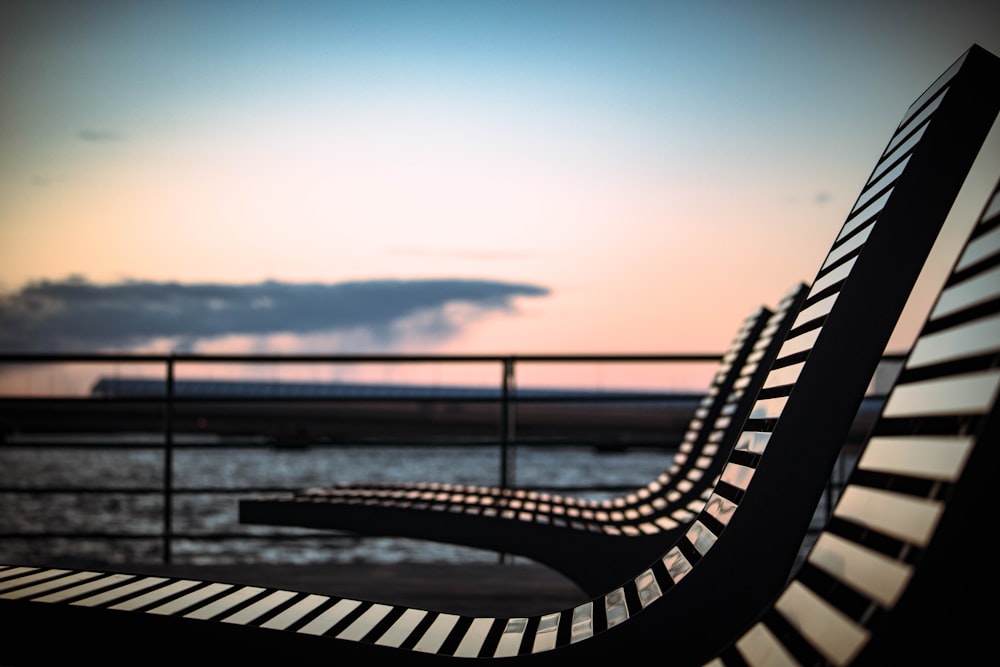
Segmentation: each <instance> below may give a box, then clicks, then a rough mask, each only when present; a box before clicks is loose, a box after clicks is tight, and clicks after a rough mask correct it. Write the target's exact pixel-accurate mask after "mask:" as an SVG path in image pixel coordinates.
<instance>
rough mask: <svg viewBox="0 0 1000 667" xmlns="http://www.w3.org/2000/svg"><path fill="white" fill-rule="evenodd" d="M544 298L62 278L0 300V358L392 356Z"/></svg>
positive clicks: (424, 287)
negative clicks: (265, 343)
mask: <svg viewBox="0 0 1000 667" xmlns="http://www.w3.org/2000/svg"><path fill="white" fill-rule="evenodd" d="M547 294H548V290H547V289H545V288H543V287H538V286H535V285H528V284H517V283H505V282H497V281H489V280H463V279H439V280H369V281H356V282H343V283H332V284H330V283H306V284H301V283H285V282H279V281H267V282H261V283H254V284H242V285H227V284H214V283H194V284H184V283H177V282H148V281H127V282H122V283H116V284H108V285H99V284H94V283H91V282H89V281H87V280H86V279H85V278H81V277H70V278H67V279H65V280H62V281H41V282H35V283H31V284H29V285H27V286H25V287H24V288H22V289H21V290H19V291H18V292H16V293H13V294H9V295H0V349H2V350H6V351H29V350H30V351H36V352H58V351H72V352H90V351H111V350H128V349H135V348H140V347H143V346H146V345H149V344H150V343H152V342H153V341H157V340H163V339H170V340H172V341H174V342H175V347H174V349H177V346H180V347H184V348H191V347H193V346H194V345H196V344H197V343H198V342H204V341H210V340H218V339H222V338H225V337H229V336H250V337H265V336H273V335H281V334H290V335H295V336H314V335H316V334H324V333H357V332H363V333H364V336H363V338H364V339H365V340H371V341H377V342H378V343H379V345H381V346H388V347H392V346H398V345H400V344H405V343H406V341H407V340H408V339H410V338H414V339H420V340H423V341H428V340H430V341H442V340H445V339H447V338H449V337H451V336H453V335H454V334H455V333H456V332H457V331H458V330H460V329H461V327H462V326H464V325H465V324H467V323H468V322H469V321H470V320H471V319H475V317H477V316H481V315H483V314H485V313H487V312H490V311H501V312H509V311H511V310H512V309H513V300H514V299H515V298H516V297H524V296H527V297H538V296H545V295H547Z"/></svg>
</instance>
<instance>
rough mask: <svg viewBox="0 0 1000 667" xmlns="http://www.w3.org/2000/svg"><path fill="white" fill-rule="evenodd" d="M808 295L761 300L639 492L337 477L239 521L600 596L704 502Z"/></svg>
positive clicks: (254, 507)
mask: <svg viewBox="0 0 1000 667" xmlns="http://www.w3.org/2000/svg"><path fill="white" fill-rule="evenodd" d="M806 293H807V287H806V286H805V285H804V284H800V285H797V286H796V287H795V288H794V289H792V290H791V291H789V293H788V294H787V295H786V296H785V298H784V299H782V301H781V302H780V303H779V304H778V307H777V310H776V311H773V312H772V311H770V310H769V309H767V308H765V307H761V308H758V309H757V310H755V311H754V312H753V313H751V314H750V315H749V316H748V317H747V318H746V320H745V321H744V322H743V324H742V326H741V327H740V330H739V331H738V332H737V335H736V337H735V339H734V341H733V343H732V345H731V346H730V349H729V350H728V351H727V353H726V354H725V355H724V357H723V361H722V364H721V366H720V369H719V371H718V372H717V373H716V374H715V379H714V381H713V384H712V386H711V387H710V389H709V391H708V392H707V393H706V396H705V398H704V399H703V401H702V404H701V406H700V407H699V408H698V410H697V412H696V414H695V416H694V418H693V419H692V421H691V424H690V426H689V428H688V429H687V432H686V434H685V437H684V442H683V444H682V446H681V451H680V452H679V455H678V456H677V457H675V461H674V463H673V465H672V466H671V468H670V469H669V470H667V471H665V472H664V473H662V474H661V475H659V476H658V477H657V478H656V479H655V480H653V481H652V482H650V483H649V484H648V485H647V486H645V487H644V488H641V489H638V490H637V491H635V492H634V493H631V494H628V495H626V496H623V497H620V498H616V499H615V500H613V501H604V502H597V501H587V500H584V499H578V498H573V497H568V496H550V495H548V494H540V493H532V492H528V491H524V490H511V489H500V488H497V487H473V486H460V485H435V486H431V487H424V486H423V485H420V484H413V485H399V486H392V485H385V486H383V487H381V488H378V487H376V488H367V487H362V486H344V487H332V488H327V489H313V490H308V491H305V492H303V493H299V494H296V495H295V496H291V497H288V496H285V497H275V498H259V499H254V500H246V501H242V502H241V503H240V520H241V521H242V522H244V523H268V524H281V525H296V526H306V527H313V528H336V529H341V530H344V529H348V530H352V531H354V532H358V533H367V534H383V535H384V534H391V535H396V536H401V535H405V536H411V537H419V538H421V539H436V540H439V541H442V542H450V543H452V544H459V545H462V546H467V547H478V548H481V549H489V550H493V551H498V552H502V553H509V554H516V555H520V556H524V557H527V558H530V559H532V560H534V561H536V562H539V563H542V564H545V565H547V566H549V567H551V568H553V569H554V570H556V571H558V572H560V573H562V574H563V575H565V576H566V577H567V578H569V579H570V580H571V581H574V582H575V583H576V584H577V585H579V586H580V588H581V589H583V590H584V591H585V592H586V593H588V594H592V595H597V594H598V593H600V592H603V591H604V590H606V589H607V588H608V586H610V585H613V584H615V583H619V582H620V581H621V580H622V579H623V578H625V577H627V575H628V574H629V573H631V572H634V571H635V569H636V568H637V567H641V566H643V565H645V564H647V563H649V562H650V561H651V560H653V559H654V558H655V557H656V556H657V554H659V553H662V551H663V548H664V546H665V545H669V544H670V543H672V542H673V540H675V539H677V537H679V536H680V535H681V534H682V532H683V530H684V528H685V526H686V525H687V523H689V522H690V521H691V520H692V519H693V518H694V517H695V516H697V514H698V512H699V511H701V509H702V507H703V506H704V503H705V500H706V498H707V497H708V495H709V493H710V492H711V489H712V487H713V485H714V482H715V480H716V479H717V478H718V475H719V473H720V471H721V469H722V464H723V463H724V462H725V460H726V458H727V456H728V453H729V450H730V449H731V448H732V443H733V442H734V441H735V438H736V435H737V434H738V433H739V428H740V425H741V424H742V422H743V420H745V419H746V416H747V415H748V414H749V411H750V407H751V406H752V405H753V399H754V397H755V396H756V393H757V391H758V390H759V388H760V386H761V384H762V383H763V381H764V377H765V375H766V372H767V370H768V369H769V368H770V364H771V362H772V361H773V360H774V358H775V356H776V355H777V351H778V347H779V346H780V344H781V342H782V341H783V340H784V336H785V335H786V334H787V332H788V329H789V328H790V326H791V322H792V321H793V320H794V317H795V315H796V313H797V311H798V308H799V307H800V306H801V304H802V302H803V300H804V298H805V295H806ZM480 519H481V520H480ZM625 540H627V541H625ZM580 553H586V554H587V559H586V560H581V559H580V558H579V554H580Z"/></svg>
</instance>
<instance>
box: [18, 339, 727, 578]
mask: <svg viewBox="0 0 1000 667" xmlns="http://www.w3.org/2000/svg"><path fill="white" fill-rule="evenodd" d="M720 358H721V354H715V353H705V354H650V355H646V354H631V355H614V354H578V355H386V354H366V355H204V354H165V355H158V354H38V353H35V354H0V371H2V370H4V369H9V368H11V367H16V368H18V369H21V370H22V371H23V370H24V369H26V368H28V369H37V368H39V367H43V368H48V369H52V368H53V367H56V366H60V367H62V366H65V365H73V364H77V365H79V364H97V365H113V366H115V367H121V366H137V365H146V366H148V365H153V366H155V367H158V368H160V369H161V370H160V373H162V375H156V374H154V378H155V377H159V378H161V379H159V380H157V382H158V383H159V386H160V390H159V391H154V392H152V393H150V394H145V395H118V396H107V395H105V396H94V395H92V394H90V395H82V396H81V395H70V396H66V395H63V394H65V392H62V394H60V392H58V391H49V392H47V394H46V392H43V394H46V395H43V396H42V397H38V396H37V393H38V386H37V383H36V384H35V386H34V387H33V388H32V391H31V392H30V393H31V394H32V395H30V396H26V395H23V394H18V392H17V390H16V387H15V388H13V389H12V388H10V387H7V388H6V389H2V390H0V428H2V435H3V438H4V442H8V443H9V442H13V441H15V440H16V439H17V438H22V439H23V438H24V437H25V436H26V435H28V434H32V433H34V434H36V435H37V434H49V435H51V434H52V433H59V434H62V435H73V434H81V433H84V432H113V431H115V430H116V429H121V426H122V425H125V424H127V425H128V427H131V428H135V427H136V425H139V426H142V425H145V428H144V429H143V430H147V429H148V430H149V431H150V432H158V433H159V434H160V435H161V436H162V441H161V443H160V445H159V446H162V450H163V451H162V455H163V460H162V469H163V479H162V485H161V488H160V489H158V492H159V493H160V494H162V527H161V535H160V538H161V541H162V556H163V561H164V562H165V563H170V562H171V561H172V558H173V547H172V545H173V542H174V540H175V539H176V538H178V537H179V535H178V534H177V533H176V532H175V531H174V498H175V496H176V495H178V494H179V493H184V494H190V493H205V494H208V493H257V492H275V491H280V490H287V491H290V490H291V489H274V488H270V489H261V488H250V487H241V488H233V487H226V488H214V487H212V488H201V489H184V490H181V491H179V490H178V489H176V488H175V480H174V455H175V450H176V449H177V447H178V442H177V438H178V434H186V433H190V432H202V433H204V432H205V429H206V424H207V425H208V426H207V428H208V430H209V431H210V430H211V428H212V427H213V426H215V425H217V424H220V423H221V424H222V426H221V427H220V428H221V429H222V431H225V429H226V426H225V425H226V424H227V423H228V424H230V427H231V425H232V424H234V423H243V422H246V421H248V420H249V419H250V418H251V417H256V418H258V421H257V422H255V423H256V424H258V425H261V428H265V427H266V424H265V421H266V420H267V419H270V420H271V422H267V423H272V422H275V421H277V422H281V421H282V415H289V414H294V418H295V419H300V420H308V419H319V418H318V417H317V411H319V412H321V413H322V414H323V416H324V418H325V416H326V415H327V414H328V413H330V412H336V414H337V415H340V416H341V417H343V416H344V415H346V414H348V413H352V412H357V411H358V410H359V409H361V408H362V407H363V408H364V409H371V408H372V407H373V406H376V405H377V406H378V407H379V410H378V411H377V412H376V413H373V414H374V416H372V417H370V418H369V419H368V420H367V421H366V420H365V419H362V420H361V422H360V424H361V427H364V426H365V424H368V425H371V424H373V423H375V420H377V419H379V418H380V417H381V418H383V419H384V418H385V417H386V415H387V414H396V415H397V416H398V415H399V414H401V413H402V411H401V410H400V409H399V406H400V405H402V404H407V405H409V404H413V403H420V404H422V405H424V406H425V408H426V405H427V404H430V403H434V404H441V403H444V404H448V405H450V406H451V409H450V410H448V411H446V412H448V413H449V414H451V413H453V412H454V410H453V408H454V406H455V405H457V404H462V405H470V404H477V405H479V406H480V407H481V406H483V405H486V406H489V409H488V410H485V411H483V410H480V411H479V412H478V413H475V414H473V416H472V418H471V419H466V420H464V421H463V420H459V421H463V423H462V424H461V426H462V427H469V425H470V423H471V425H472V427H473V428H474V431H475V436H474V437H475V438H478V439H479V440H477V442H480V441H481V442H483V443H485V444H487V445H489V446H496V447H497V448H498V450H499V479H498V483H499V485H500V486H503V487H510V486H512V485H513V484H514V483H515V480H514V474H513V469H512V467H511V463H510V461H511V451H512V447H513V446H514V445H515V444H516V443H518V442H523V441H524V440H525V438H526V437H527V436H526V434H525V433H524V429H523V428H521V427H523V426H524V425H525V424H528V425H529V426H530V425H531V424H532V423H533V422H532V415H530V414H525V412H526V410H525V409H526V408H527V407H529V406H531V405H532V404H533V403H534V404H537V405H542V406H546V408H545V409H542V410H539V411H536V413H535V415H534V418H535V419H538V415H539V414H541V413H542V412H545V413H551V412H554V410H552V409H551V408H552V406H553V405H562V406H563V407H565V406H576V407H577V408H579V407H580V406H581V405H582V406H584V407H583V409H582V410H577V411H576V412H572V411H571V412H572V414H570V419H571V420H574V421H576V422H579V421H580V416H581V415H584V414H592V413H593V412H594V406H595V405H597V404H598V403H599V402H604V404H605V405H607V404H617V405H619V406H620V405H622V404H626V403H627V404H629V405H632V406H634V405H635V403H636V402H639V403H642V407H641V410H645V411H646V412H649V411H650V410H655V411H657V412H660V411H661V410H660V408H662V407H663V406H664V405H665V403H667V402H670V401H678V400H679V401H680V402H679V404H678V405H677V406H676V409H675V414H674V415H673V419H674V421H675V422H676V424H677V425H678V426H679V427H680V430H681V431H682V430H683V428H684V427H685V426H686V424H687V422H688V421H689V419H690V416H691V414H692V413H693V410H694V407H695V405H696V403H697V399H698V398H699V393H698V392H678V391H651V390H643V391H641V392H632V391H609V390H602V391H594V392H589V393H587V392H582V393H581V392H580V391H571V390H566V391H565V392H562V393H560V392H558V391H552V392H546V393H545V394H544V395H542V394H532V393H531V392H530V391H529V390H527V389H522V390H518V388H517V382H516V380H517V375H518V370H519V369H520V368H521V367H522V366H524V365H529V364H557V365H565V364H622V363H624V364H645V365H649V364H672V365H676V364H712V367H713V368H714V367H715V364H717V363H718V361H719V360H720ZM288 364H295V365H319V364H323V365H330V364H332V365H358V364H367V365H372V364H374V365H398V364H447V365H454V364H486V365H490V366H493V367H494V368H495V371H494V372H495V373H496V375H495V376H494V377H496V378H497V384H496V386H495V390H493V391H487V392H485V393H483V392H480V393H478V394H474V395H462V396H448V395H441V394H440V393H432V394H428V395H420V394H419V392H418V393H417V394H416V395H414V394H408V395H405V396H394V397H393V396H390V397H381V398H380V397H374V398H373V397H371V396H367V397H358V396H351V395H340V396H325V397H322V398H321V399H317V398H316V397H315V396H280V397H276V396H275V395H273V394H270V395H258V396H252V397H248V396H232V395H230V396H220V395H212V396H206V395H197V394H191V393H189V392H186V391H179V390H178V388H179V387H180V386H181V385H180V383H179V380H178V370H179V369H180V368H182V367H184V366H187V365H191V366H201V367H204V366H218V365H229V366H255V365H288ZM24 393H29V392H24ZM338 405H339V406H340V409H339V410H334V409H333V408H334V406H338ZM225 406H229V409H233V410H235V412H231V413H227V412H226V409H224V407H225ZM234 406H235V407H234ZM303 406H305V408H307V410H306V412H308V414H306V415H305V416H303ZM359 406H360V407H359ZM265 408H267V409H270V408H274V411H273V412H271V413H268V414H269V415H270V416H269V417H268V416H265V417H264V418H263V419H264V421H261V414H260V413H262V412H266V410H265ZM519 408H520V413H519ZM210 410H215V412H214V413H212V416H211V417H209V418H206V417H205V416H204V415H205V413H206V411H210ZM290 411H293V412H290ZM425 412H426V410H425ZM468 412H470V413H472V412H473V411H472V410H470V411H468ZM635 414H636V413H634V412H633V413H631V414H630V415H625V416H624V417H622V419H623V420H626V421H627V420H629V419H633V420H634V419H635ZM574 415H575V416H574ZM157 419H158V423H159V427H158V428H156V427H154V426H153V424H154V423H155V421H154V420H157ZM227 419H229V422H227V421H226V420H227ZM604 421H606V422H608V423H607V424H604V426H606V427H609V428H614V424H615V422H614V420H604ZM449 423H450V422H449ZM449 423H445V422H442V421H441V420H437V421H435V422H433V423H425V424H422V426H421V434H422V435H423V436H425V437H426V438H427V439H428V440H426V441H427V442H433V441H436V440H439V438H438V437H437V435H436V432H435V428H436V427H441V426H442V424H444V425H445V426H447V425H448V424H449ZM491 423H492V426H491ZM622 423H624V422H622ZM116 424H117V425H118V426H116ZM182 424H183V426H182ZM328 424H329V420H326V421H324V420H322V419H321V420H320V421H318V422H317V423H316V429H319V430H322V428H324V425H328ZM572 426H573V423H571V422H567V423H566V424H565V425H564V426H563V428H565V429H570V428H571V427H572ZM661 426H662V422H660V423H658V424H656V425H654V426H653V427H652V428H653V430H654V431H656V430H657V429H660V428H661ZM412 427H413V423H412V422H410V421H407V422H405V423H404V428H405V429H412ZM356 428H359V427H357V426H356ZM491 428H492V429H495V430H494V435H492V436H490V435H488V431H489V430H490V429H491ZM519 428H521V433H520V434H519ZM546 428H547V429H548V430H547V431H546V430H545V429H542V428H541V427H538V430H539V431H540V432H541V431H545V432H546V433H548V434H549V435H548V436H545V437H541V440H540V441H544V442H547V443H549V444H556V445H557V444H559V439H558V438H555V439H553V437H552V435H551V434H552V432H553V430H555V431H558V429H559V426H558V424H556V425H552V424H547V425H546ZM199 429H200V431H199ZM408 432H413V433H415V432H414V431H408ZM351 433H354V434H357V430H354V431H352V432H351ZM644 433H645V431H644ZM316 434H317V433H316V431H315V429H314V432H313V435H316ZM241 435H243V436H247V435H252V434H247V433H246V432H241ZM308 435H309V434H307V435H306V437H307V438H308ZM349 436H350V434H348V437H349ZM664 442H666V439H660V445H661V446H662V445H663V443H664ZM48 444H52V443H48ZM230 444H232V443H230ZM258 444H259V443H258ZM272 444H273V443H272ZM626 444H628V443H626ZM74 446H80V443H79V442H77V443H76V445H74ZM147 446H148V444H147ZM24 491H25V489H24V488H22V487H21V486H17V487H5V488H0V492H24ZM30 491H31V492H32V493H39V494H44V493H81V494H88V493H101V492H105V491H108V492H111V491H113V492H114V493H122V492H123V490H122V489H114V490H111V489H100V488H93V487H91V488H65V487H49V488H35V487H31V488H30ZM153 491H154V489H151V488H136V489H132V490H125V491H124V492H126V493H129V492H133V493H150V492H153ZM32 535H38V536H40V537H46V536H49V537H51V536H57V537H60V538H67V539H72V538H74V537H87V538H94V537H104V538H107V539H113V538H114V537H115V536H114V535H113V534H104V533H102V534H95V533H94V532H93V531H85V532H79V533H74V532H72V531H63V532H58V533H57V532H41V533H37V534H36V533H33V534H32ZM225 536H226V537H229V538H238V537H247V536H246V535H240V534H234V533H227V534H226V535H225ZM26 537H28V536H27V535H25V534H9V533H8V534H0V538H21V539H24V538H26ZM183 537H185V538H192V537H195V536H192V535H183ZM202 537H204V538H206V539H213V538H216V537H219V536H213V535H203V536H202Z"/></svg>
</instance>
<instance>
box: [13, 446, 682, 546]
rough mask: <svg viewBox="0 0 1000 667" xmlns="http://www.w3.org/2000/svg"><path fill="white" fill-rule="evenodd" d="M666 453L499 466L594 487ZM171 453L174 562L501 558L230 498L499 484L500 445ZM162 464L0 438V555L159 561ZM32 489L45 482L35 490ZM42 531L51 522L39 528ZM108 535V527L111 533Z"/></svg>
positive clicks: (520, 476)
mask: <svg viewBox="0 0 1000 667" xmlns="http://www.w3.org/2000/svg"><path fill="white" fill-rule="evenodd" d="M133 444H134V443H133ZM672 456H673V451H672V450H669V451H667V450H664V451H658V450H650V449H630V450H624V451H613V452H608V451H599V450H597V449H595V448H594V447H591V446H580V447H566V446H560V447H543V446H518V447H516V448H515V449H514V450H513V452H512V454H511V457H510V458H509V459H508V469H509V470H510V471H511V472H512V474H513V481H514V484H515V485H517V486H525V487H532V488H541V489H563V491H562V492H563V493H569V494H572V495H576V496H581V497H588V498H603V497H609V496H613V495H618V494H620V493H621V492H622V490H624V489H628V490H632V489H636V488H639V487H640V486H643V485H645V484H646V483H647V482H649V481H651V480H652V479H653V478H654V477H655V476H656V475H658V474H659V473H660V472H662V471H663V470H665V469H667V468H669V466H670V463H671V460H672ZM172 460H173V463H172V466H171V467H172V471H173V475H172V477H173V484H172V486H173V489H174V490H175V494H174V495H173V497H172V501H171V503H170V507H171V521H170V524H171V529H172V532H173V534H174V537H173V538H172V540H171V542H170V557H171V561H172V562H174V563H188V564H197V565H215V564H218V565H225V564H249V563H256V564H272V563H273V564H281V563H297V564H320V563H393V562H401V561H411V562H437V563H458V562H497V560H498V558H499V557H500V556H499V555H498V554H496V553H494V552H487V551H481V550H476V549H469V548H464V547H456V546H451V545H443V544H436V543H432V542H424V541H420V540H409V539H399V538H382V537H357V536H352V535H344V534H336V533H332V532H331V531H314V530H306V529H295V528H278V527H272V526H251V525H241V524H240V523H239V519H238V501H239V499H240V498H253V497H259V496H261V495H267V494H268V493H277V492H279V491H280V490H288V491H290V490H294V489H301V488H308V487H314V486H328V485H330V484H333V483H337V482H358V481H362V482H363V481H411V482H412V481H439V482H455V483H467V484H483V485H497V484H498V483H499V480H500V471H501V457H500V450H499V448H497V447H490V446H481V445H479V446H465V445H455V444H447V445H441V446H433V447H428V446H419V447H418V446H390V445H364V446H315V447H303V448H295V449H289V448H278V447H267V446H264V447H260V446H258V447H249V448H245V447H238V446H228V445H220V444H217V443H213V444H207V445H204V446H194V445H190V444H189V445H188V446H183V447H178V448H176V449H175V450H174V452H173V455H172ZM164 469H165V456H164V453H163V450H162V448H158V447H145V448H136V447H134V446H122V445H121V444H106V445H105V444H102V443H101V441H100V439H96V440H94V441H93V442H92V443H90V445H88V446H86V447H80V446H74V447H67V446H65V445H63V446H45V445H44V444H40V443H31V442H24V443H14V444H11V443H3V444H0V562H19V561H26V562H32V563H38V562H47V563H62V564H66V565H88V564H95V565H97V564H116V563H143V562H149V563H156V562H161V561H162V559H163V556H164V541H163V539H162V537H161V535H162V531H163V528H164V508H165V502H164V495H163V493H162V489H163V487H164ZM581 487H590V490H581ZM593 487H598V488H601V489H603V490H593ZM41 489H49V490H52V489H54V490H55V492H54V493H53V492H46V493H38V491H39V490H41ZM79 489H89V491H85V492H79V491H78V490H79ZM566 489H571V490H566ZM41 533H56V534H57V535H56V536H53V537H44V538H43V537H40V536H39V534H41ZM70 533H75V534H82V536H79V535H77V536H70V535H69V534H70ZM109 535H112V536H118V537H116V538H115V539H108V536H109ZM122 535H132V536H134V537H127V538H122V537H121V536H122ZM136 535H139V536H136ZM275 535H278V536H279V537H277V538H275V537H274V536H275ZM505 558H507V560H508V561H509V560H510V557H509V556H507V557H505Z"/></svg>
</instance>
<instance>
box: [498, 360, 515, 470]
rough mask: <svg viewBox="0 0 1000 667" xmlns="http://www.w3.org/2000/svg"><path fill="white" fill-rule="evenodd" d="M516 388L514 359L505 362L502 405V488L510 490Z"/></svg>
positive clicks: (501, 391)
mask: <svg viewBox="0 0 1000 667" xmlns="http://www.w3.org/2000/svg"><path fill="white" fill-rule="evenodd" d="M513 387H514V358H513V357H506V358H504V360H503V379H502V384H501V390H500V393H501V399H500V400H501V404H500V488H502V489H506V488H510V486H511V485H512V482H513V479H512V477H513V475H512V472H511V465H510V445H511V442H513V440H514V424H515V420H514V405H513V404H512V403H511V389H513Z"/></svg>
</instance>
